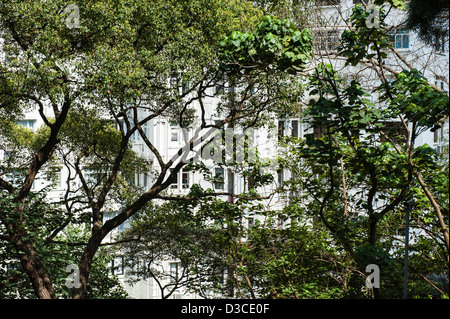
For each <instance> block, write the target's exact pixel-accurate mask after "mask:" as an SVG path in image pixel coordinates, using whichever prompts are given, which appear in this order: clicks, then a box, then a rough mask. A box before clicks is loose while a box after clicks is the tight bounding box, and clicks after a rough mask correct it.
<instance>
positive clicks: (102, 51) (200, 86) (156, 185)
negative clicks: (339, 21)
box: [0, 0, 309, 298]
mask: <svg viewBox="0 0 450 319" xmlns="http://www.w3.org/2000/svg"><path fill="white" fill-rule="evenodd" d="M78 13H79V16H77V14H78ZM259 17H261V14H260V11H259V10H258V9H257V8H254V7H253V6H252V4H251V2H246V1H236V2H229V1H228V2H223V1H189V2H179V1H169V2H167V1H145V2H142V1H133V0H130V1H126V2H123V1H114V0H111V1H104V2H96V3H92V2H90V1H79V2H78V3H77V6H76V7H73V6H70V7H66V4H65V3H64V2H63V1H59V0H54V1H46V2H45V4H41V3H39V2H20V1H8V2H5V1H3V2H2V3H1V6H0V29H1V34H2V37H3V39H4V42H3V49H4V51H5V57H6V58H5V59H4V60H3V61H2V64H1V71H0V82H1V91H0V118H1V121H2V123H8V125H9V126H10V127H13V126H14V123H15V122H16V121H17V120H18V119H20V117H21V116H22V115H23V113H24V112H25V111H26V110H27V109H28V108H30V107H35V108H36V110H37V113H38V114H39V118H40V120H41V121H42V122H43V123H44V128H43V129H42V134H41V135H40V139H39V143H38V144H37V145H36V148H35V149H31V150H30V152H29V153H24V154H23V155H24V156H23V157H24V163H23V171H22V172H21V174H20V175H19V178H17V179H14V180H13V179H11V178H9V177H7V176H6V174H7V173H8V171H7V170H6V171H2V172H1V174H2V176H1V177H0V188H1V190H2V194H4V196H9V198H10V199H11V202H12V206H10V207H9V208H8V209H5V210H2V212H1V222H2V231H4V234H3V235H2V237H1V240H2V242H3V243H4V244H5V245H12V247H13V249H14V251H15V256H14V257H15V258H17V259H18V260H19V261H20V263H21V266H22V267H23V269H24V271H25V272H26V274H27V276H28V278H29V281H30V283H31V284H32V286H33V290H34V293H35V295H36V296H37V297H38V298H56V295H57V292H56V291H55V286H54V280H53V278H52V277H51V272H50V270H49V269H47V267H46V264H45V263H44V261H43V260H42V259H41V258H40V257H39V254H38V253H37V252H38V250H39V249H40V248H39V242H36V241H34V240H33V238H32V237H30V236H29V235H28V228H27V225H28V222H29V220H27V219H26V218H24V217H25V215H26V214H27V207H28V206H27V205H28V203H29V198H30V194H31V193H30V192H31V189H32V185H33V183H34V182H35V181H36V179H37V178H38V177H39V175H38V174H40V173H41V172H42V171H43V170H45V169H49V168H50V164H51V159H52V158H54V157H55V158H56V159H55V160H56V161H57V162H58V163H61V164H63V165H64V166H65V167H66V168H67V170H68V171H69V173H68V174H69V177H68V180H67V181H68V182H71V181H79V183H80V184H79V185H81V187H78V188H77V189H71V191H73V192H69V193H67V194H70V196H66V197H65V203H64V205H65V208H66V209H67V210H66V211H64V214H65V218H63V219H62V220H61V221H60V223H59V224H58V225H57V226H56V229H55V231H56V233H61V234H62V233H63V232H64V230H65V228H66V227H67V226H68V225H70V224H71V223H72V222H76V218H77V217H79V215H81V216H82V217H83V220H84V221H88V222H89V225H90V226H89V229H90V236H89V238H88V239H82V240H81V239H80V241H81V242H82V244H83V247H84V250H83V253H82V254H81V256H80V258H79V260H78V262H77V264H78V267H79V271H80V283H81V285H80V287H79V288H75V289H74V294H73V297H74V298H83V297H86V296H87V295H86V289H87V284H88V279H89V277H90V273H91V270H92V266H93V264H92V263H93V260H94V257H95V256H96V254H97V252H98V249H99V247H100V246H101V244H102V241H103V239H104V238H105V237H106V236H107V235H108V234H109V233H110V232H111V231H112V230H113V229H115V228H116V227H118V226H119V225H121V224H122V223H124V222H125V221H127V220H128V219H129V218H131V217H132V216H133V215H134V214H136V213H137V212H138V211H140V210H141V209H142V208H143V207H144V206H145V205H146V204H147V203H148V202H149V201H150V200H152V199H155V198H162V199H164V198H163V196H162V191H163V190H165V189H166V188H167V187H168V186H169V185H170V183H171V180H172V178H173V176H174V175H175V174H177V173H178V172H179V171H180V169H181V168H182V167H183V166H184V165H185V164H186V163H187V162H189V160H190V158H189V152H190V146H194V145H197V144H198V142H199V141H204V140H206V139H207V137H208V136H209V134H210V131H211V130H209V131H207V133H206V134H203V133H204V131H202V132H201V133H202V134H194V135H193V136H192V137H190V139H188V143H187V147H184V148H181V149H180V150H179V152H177V153H176V154H175V156H174V157H173V158H171V159H167V158H164V157H163V156H162V155H161V153H160V150H159V149H158V147H157V146H156V145H155V144H154V141H152V139H151V138H149V136H148V135H147V134H146V132H145V125H146V124H147V123H150V121H152V120H154V119H158V118H161V117H163V118H167V119H170V120H173V121H175V122H177V123H178V125H179V126H180V127H182V128H189V127H192V125H193V123H194V121H197V122H196V123H200V124H199V126H200V128H201V129H206V130H208V129H216V128H220V127H223V126H224V125H228V124H230V123H232V124H233V125H243V126H249V125H250V126H251V125H255V123H257V122H258V120H259V119H260V118H261V117H262V115H263V114H265V112H266V110H268V109H269V108H271V107H275V106H276V96H277V94H276V93H277V90H276V88H277V86H274V85H273V84H274V83H277V82H280V83H282V82H285V81H286V80H287V78H288V75H286V74H285V73H284V72H283V70H284V68H283V65H285V64H286V62H288V61H289V60H298V61H297V62H296V63H294V64H295V65H296V66H297V69H298V70H301V67H300V64H298V62H300V60H303V59H305V58H306V55H304V56H299V53H300V51H304V52H303V54H304V53H305V52H307V51H308V48H309V44H308V41H307V39H306V38H302V39H303V40H301V41H300V40H299V39H300V38H298V39H297V38H296V37H297V36H299V35H300V34H298V32H297V31H296V30H295V29H294V28H293V26H292V25H291V24H289V23H288V22H287V21H283V22H280V21H279V20H271V19H266V20H263V22H262V24H260V29H259V31H258V32H259V33H258V35H257V36H254V38H258V39H266V40H267V41H266V45H265V46H263V47H262V48H261V49H262V50H266V51H267V53H268V54H269V55H268V56H267V57H264V58H261V59H260V61H259V62H260V63H258V68H256V69H250V68H249V67H250V65H249V64H246V65H242V69H245V72H243V73H242V74H244V75H245V76H243V77H238V76H237V75H238V73H239V72H238V69H236V65H235V64H234V63H233V61H231V60H226V61H224V62H227V63H228V67H225V68H218V63H219V57H220V55H219V42H220V41H221V40H222V39H223V37H224V35H225V34H230V33H231V30H241V31H246V29H247V30H251V29H252V27H253V26H254V25H255V24H256V22H257V21H258V20H259ZM278 27H283V29H282V30H281V31H279V30H278V31H277V32H275V31H274V30H275V28H278ZM272 31H274V33H275V34H274V33H272ZM235 35H236V33H235ZM290 35H294V36H293V37H292V38H291V39H290ZM280 39H283V41H280ZM244 40H245V41H244V42H248V43H250V42H251V41H250V39H244ZM234 41H236V39H229V40H227V41H226V42H225V44H224V46H222V47H223V48H222V53H224V52H225V53H226V52H228V53H233V50H236V52H238V53H239V55H240V56H241V57H242V54H243V51H242V49H243V48H244V46H241V43H242V44H244V43H243V42H239V46H236V49H235V48H233V49H232V48H230V47H227V46H229V45H233V44H234ZM303 46H305V48H304V49H302V48H303ZM257 51H258V49H257ZM257 53H261V54H262V53H263V52H257ZM231 57H232V56H231ZM271 59H273V60H271ZM247 62H248V61H246V63H247ZM222 65H223V63H222ZM245 67H248V68H245ZM231 69H232V70H233V71H232V72H231V71H229V70H231ZM224 71H225V72H224ZM228 71H229V75H230V76H231V77H233V75H234V78H235V79H239V81H240V82H238V83H237V85H238V86H239V87H241V88H242V91H240V93H239V95H237V96H236V97H237V98H236V99H235V100H232V101H231V102H232V103H228V102H227V103H223V104H222V105H221V107H220V108H219V109H218V117H219V118H220V121H219V123H218V124H214V123H212V124H211V123H210V122H207V121H206V120H205V117H206V111H205V108H204V105H203V104H202V103H203V100H204V99H205V98H206V97H207V96H208V94H209V93H208V92H207V90H208V89H211V88H212V87H214V86H215V85H216V84H217V83H219V81H221V79H223V78H224V76H225V75H227V74H224V73H226V72H228ZM168 79H173V80H172V81H168ZM169 82H170V83H169ZM187 82H188V83H189V84H190V85H189V86H186V87H189V89H187V90H180V86H181V84H182V83H187ZM256 83H257V84H258V86H259V87H258V89H259V92H260V93H259V94H255V95H252V97H251V98H250V97H249V95H248V92H249V91H250V88H252V87H254V85H255V84H256ZM195 110H197V113H195ZM72 119H73V120H72ZM99 119H105V120H106V121H101V120H99ZM75 121H80V122H81V123H84V124H87V126H84V127H83V129H80V130H79V129H78V127H77V126H76V124H75V123H76V122H75ZM108 121H110V122H108ZM113 127H117V128H118V132H116V131H114V130H113V129H112V128H113ZM2 128H3V126H2ZM98 129H100V130H98ZM136 136H138V137H139V138H141V139H142V141H143V143H144V144H145V147H146V148H147V149H148V150H149V152H150V153H151V154H152V156H153V160H154V161H155V163H157V166H156V167H157V168H156V172H155V174H154V175H153V180H152V185H151V186H150V187H149V188H148V189H145V190H141V191H140V193H136V194H131V193H130V192H127V191H124V188H123V187H122V186H123V185H125V186H124V187H125V188H126V187H127V185H128V183H127V179H126V174H125V173H124V172H126V171H127V170H126V168H127V166H128V167H129V166H131V165H132V164H131V161H132V159H133V156H134V155H133V153H132V152H131V151H130V144H131V143H130V141H131V139H132V138H134V137H136ZM105 139H107V140H105ZM134 158H135V157H134ZM85 165H91V167H90V168H89V169H92V170H93V175H94V178H93V179H90V178H88V176H87V175H86V173H87V171H86V170H85V169H84V168H88V167H83V166H85ZM121 192H122V193H121ZM115 196H122V198H124V197H125V198H126V201H123V202H122V203H123V205H121V206H120V205H119V207H117V206H115V207H111V206H109V205H108V204H109V203H110V200H111V199H113V198H115ZM80 198H81V199H80ZM116 198H117V197H116ZM112 209H114V210H115V211H116V215H115V217H113V218H111V219H109V220H108V221H106V222H104V223H103V222H102V216H103V214H105V213H106V212H110V211H111V210H112ZM12 216H13V217H14V218H12ZM55 236H56V235H55ZM53 238H55V237H52V238H51V239H53Z"/></svg>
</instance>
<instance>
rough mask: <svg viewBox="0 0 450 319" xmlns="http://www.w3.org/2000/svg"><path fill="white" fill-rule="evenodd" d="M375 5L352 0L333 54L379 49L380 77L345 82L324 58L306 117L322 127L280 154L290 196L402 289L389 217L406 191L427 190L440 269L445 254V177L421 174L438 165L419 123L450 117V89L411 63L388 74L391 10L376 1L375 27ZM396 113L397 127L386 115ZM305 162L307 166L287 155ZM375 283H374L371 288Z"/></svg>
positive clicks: (349, 57)
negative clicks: (370, 82) (376, 18)
mask: <svg viewBox="0 0 450 319" xmlns="http://www.w3.org/2000/svg"><path fill="white" fill-rule="evenodd" d="M369 14H370V12H369V11H366V10H364V9H363V8H362V7H361V6H358V5H357V6H355V8H354V9H353V14H352V15H351V16H350V22H351V26H352V28H351V29H350V30H347V31H344V32H343V34H342V36H341V43H340V47H339V48H338V52H337V54H338V56H341V57H345V59H346V60H345V66H344V68H343V70H340V71H343V73H345V70H346V67H349V68H351V67H357V66H361V67H362V68H364V67H365V66H366V65H367V62H366V61H367V59H374V62H373V64H372V67H373V68H374V69H375V70H376V72H377V74H378V75H379V82H378V86H375V89H374V90H373V91H369V89H370V87H369V88H367V87H363V85H362V84H361V83H360V81H358V80H352V81H349V82H350V83H348V82H347V83H346V82H345V81H343V80H342V77H341V76H340V74H343V73H338V72H337V71H336V70H335V69H334V68H333V67H332V66H331V65H329V64H320V65H319V67H318V68H317V70H316V72H315V73H314V74H313V75H312V77H311V82H310V87H311V92H310V94H311V95H313V96H316V100H315V101H313V102H312V103H311V105H309V106H308V108H307V111H306V123H307V124H308V125H309V126H310V127H314V128H315V129H316V130H315V134H307V135H306V136H305V139H304V140H303V141H300V142H299V141H297V140H295V139H293V140H291V141H290V143H291V144H290V146H288V149H289V151H288V153H286V155H285V156H284V157H286V158H287V157H291V159H290V160H286V161H284V163H285V164H286V167H287V168H288V169H289V170H291V171H292V172H293V173H292V175H293V178H292V180H291V181H290V187H292V189H293V190H294V191H297V194H298V195H297V196H295V197H296V199H295V197H294V202H297V200H298V204H299V205H304V207H305V211H306V213H307V214H311V216H315V218H317V219H318V220H320V221H321V223H322V224H323V225H324V226H325V227H326V228H327V229H328V230H330V231H331V233H332V234H333V238H334V239H335V241H336V243H337V244H338V245H339V246H341V247H343V248H344V249H345V251H346V252H347V254H348V256H350V257H351V259H352V260H353V261H354V262H355V263H356V265H357V267H358V268H359V270H360V271H361V272H363V271H364V269H365V267H366V266H367V265H368V264H377V265H378V266H379V267H380V268H381V269H385V270H384V273H385V274H386V273H387V274H391V275H392V276H391V275H388V276H385V277H384V278H382V280H384V287H385V289H384V290H383V291H384V295H383V296H384V297H387V296H396V295H395V292H394V291H391V290H390V289H389V288H388V287H395V286H396V284H398V283H396V280H398V278H399V276H395V275H393V274H395V273H397V274H399V273H400V269H399V262H398V260H399V259H398V260H397V261H396V259H395V257H394V255H393V254H392V249H394V250H395V249H396V248H394V241H392V240H388V238H390V237H392V236H394V234H393V233H392V229H390V230H388V227H389V224H387V223H386V221H387V220H390V221H392V218H391V217H392V216H394V215H397V214H399V213H400V212H402V211H403V210H404V206H403V203H404V202H405V201H406V200H407V199H410V198H413V199H415V200H416V201H420V202H421V203H422V204H423V203H424V200H425V201H426V203H427V204H426V205H427V210H425V211H423V214H424V215H428V214H429V210H428V209H430V208H433V211H434V218H433V220H434V221H433V224H434V222H437V224H434V225H439V226H438V227H439V228H440V235H439V236H438V237H434V239H435V240H437V241H438V242H439V244H437V242H434V245H437V246H435V248H436V249H437V250H438V252H437V254H436V255H435V257H436V256H439V257H438V259H439V262H438V264H440V265H441V266H442V267H443V268H444V269H445V268H446V266H445V265H446V264H448V258H449V257H448V256H449V255H448V230H447V227H446V224H447V223H448V220H446V218H447V217H448V216H446V215H445V214H442V209H441V208H444V211H445V207H446V203H445V198H443V197H441V195H438V194H437V193H434V191H431V190H432V189H435V190H437V189H442V187H445V186H444V185H445V184H442V180H440V179H436V180H434V181H432V180H430V179H428V180H427V182H426V181H425V180H424V178H423V176H424V175H425V174H428V172H429V171H430V170H433V169H436V168H437V167H438V165H437V159H436V157H435V155H434V151H433V150H432V149H431V148H430V147H429V146H427V145H425V146H421V147H416V143H417V142H416V141H417V137H418V136H419V135H420V134H421V133H423V132H424V131H425V130H427V129H430V128H431V129H435V128H437V127H439V126H440V123H441V121H442V120H443V119H445V118H446V116H447V114H448V96H447V95H446V94H445V93H444V92H442V91H440V90H437V89H436V88H435V87H433V86H431V85H429V84H428V81H427V80H426V79H425V78H424V77H423V76H422V75H421V74H420V73H419V72H418V71H417V70H415V69H412V70H404V71H402V72H399V73H395V79H394V80H393V81H387V76H386V70H385V69H384V66H383V62H382V61H383V59H385V58H387V50H389V47H390V43H389V38H388V32H387V31H388V29H387V28H386V25H384V19H385V17H386V16H385V15H384V12H383V10H382V9H381V8H380V20H381V23H380V28H370V27H367V24H366V21H367V18H368V16H369ZM368 63H371V62H368ZM374 94H377V95H378V94H379V96H380V99H379V101H380V102H381V103H380V105H381V106H379V105H378V104H375V103H373V102H372V101H371V100H370V99H369V97H370V96H373V95H374ZM393 119H397V122H398V125H397V127H395V126H392V125H390V123H392V121H393ZM291 161H292V162H291ZM299 162H301V163H302V166H301V168H299V167H298V165H297V164H295V165H292V164H291V163H299ZM295 185H296V186H295ZM417 186H419V188H417ZM413 189H414V190H415V191H416V192H414V193H412V192H411V190H413ZM419 189H420V191H419ZM441 199H443V200H441ZM397 216H398V215H397ZM419 216H420V215H419ZM422 217H423V216H421V217H419V218H422ZM435 230H436V229H435V228H434V231H435ZM433 234H435V233H434V232H433ZM438 247H439V248H438ZM400 274H401V273H400ZM400 277H401V276H400ZM386 288H387V289H386ZM379 293H380V291H378V290H377V289H375V295H376V296H379V295H378V294H379ZM391 293H394V294H393V295H390V294H391ZM397 296H398V295H397Z"/></svg>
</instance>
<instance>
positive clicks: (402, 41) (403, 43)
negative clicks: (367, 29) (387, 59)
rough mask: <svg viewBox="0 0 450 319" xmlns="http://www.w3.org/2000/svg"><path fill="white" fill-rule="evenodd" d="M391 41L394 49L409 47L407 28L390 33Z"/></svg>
mask: <svg viewBox="0 0 450 319" xmlns="http://www.w3.org/2000/svg"><path fill="white" fill-rule="evenodd" d="M391 43H392V45H393V46H394V48H395V49H409V33H408V31H407V30H397V31H395V32H394V33H391Z"/></svg>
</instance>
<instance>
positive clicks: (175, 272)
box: [170, 263, 180, 282]
mask: <svg viewBox="0 0 450 319" xmlns="http://www.w3.org/2000/svg"><path fill="white" fill-rule="evenodd" d="M179 271H180V263H170V276H171V279H170V281H171V282H176V281H177V280H178V279H179V278H178V277H179V275H180V274H179Z"/></svg>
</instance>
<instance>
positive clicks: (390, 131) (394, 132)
mask: <svg viewBox="0 0 450 319" xmlns="http://www.w3.org/2000/svg"><path fill="white" fill-rule="evenodd" d="M382 130H383V132H384V133H385V134H386V135H387V136H389V137H390V139H391V140H392V141H394V142H395V143H406V142H407V140H406V137H407V136H408V132H407V131H406V128H405V126H404V125H403V123H401V122H385V123H384V127H383V128H382ZM386 141H387V138H385V137H384V135H381V136H380V142H381V143H384V142H386Z"/></svg>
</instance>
